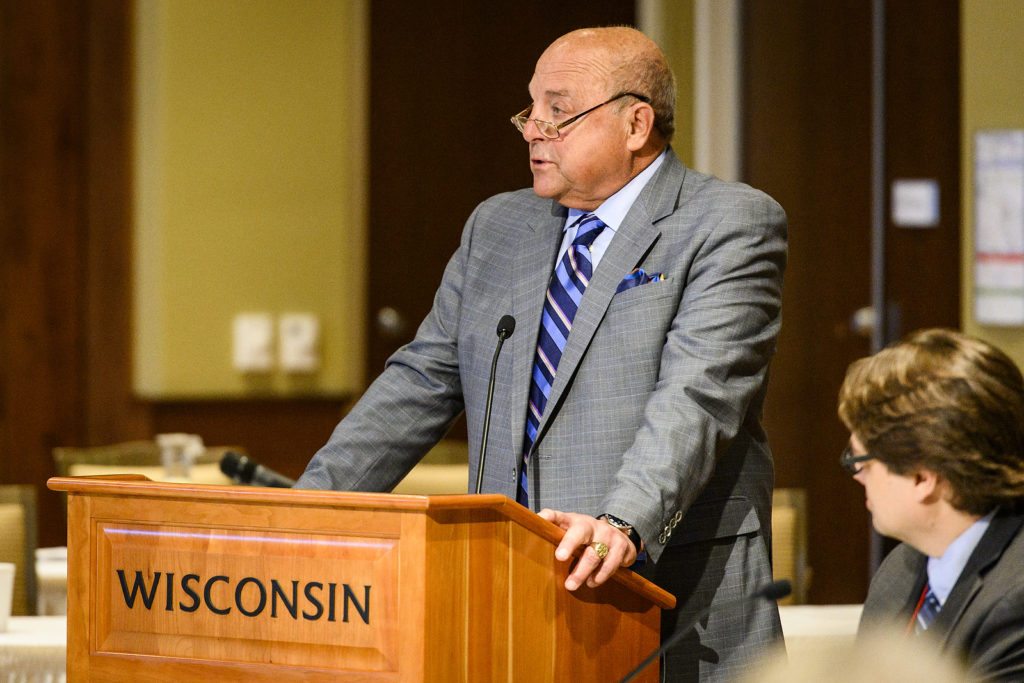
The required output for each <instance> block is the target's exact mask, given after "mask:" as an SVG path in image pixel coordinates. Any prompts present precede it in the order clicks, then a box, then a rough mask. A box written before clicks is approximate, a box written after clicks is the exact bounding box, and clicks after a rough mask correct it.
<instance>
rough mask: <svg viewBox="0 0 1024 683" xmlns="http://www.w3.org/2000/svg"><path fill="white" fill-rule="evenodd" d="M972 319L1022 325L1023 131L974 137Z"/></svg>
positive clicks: (989, 323)
mask: <svg viewBox="0 0 1024 683" xmlns="http://www.w3.org/2000/svg"><path fill="white" fill-rule="evenodd" d="M974 145H975V149H974V159H975V174H974V211H975V217H974V317H975V319H976V320H977V321H978V323H980V324H982V325H1024V130H990V131H979V132H978V133H976V135H975V140H974Z"/></svg>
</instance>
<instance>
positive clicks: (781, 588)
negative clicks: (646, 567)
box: [619, 579, 793, 683]
mask: <svg viewBox="0 0 1024 683" xmlns="http://www.w3.org/2000/svg"><path fill="white" fill-rule="evenodd" d="M792 590H793V587H792V586H791V585H790V583H789V581H787V580H786V579H781V580H779V581H772V582H771V583H769V584H766V585H764V586H761V587H760V588H758V589H757V590H756V591H754V592H753V593H751V594H750V595H744V596H743V597H742V598H737V599H735V600H728V601H726V602H723V603H722V604H720V605H709V606H708V607H705V608H704V609H702V610H701V611H699V612H697V614H696V615H694V616H693V618H692V619H690V621H689V623H687V624H686V625H684V626H683V627H681V628H679V629H678V630H676V632H675V633H673V634H672V637H671V638H669V639H668V640H666V641H665V642H664V643H662V645H661V647H659V648H658V649H657V650H655V651H654V652H653V653H651V655H650V656H649V657H648V658H647V659H645V660H644V661H642V662H640V666H638V667H637V668H635V669H633V670H632V671H630V672H629V675H628V676H626V677H625V678H623V679H622V680H621V681H620V682H619V683H629V681H631V680H633V679H634V678H636V676H637V674H639V673H640V672H641V671H643V670H644V669H646V668H647V666H648V665H649V664H650V663H651V662H654V661H657V659H658V657H660V656H662V655H663V654H665V650H667V649H669V648H670V647H672V646H673V645H675V644H676V643H677V642H679V640H680V639H681V638H682V637H683V636H685V635H686V634H687V633H689V632H690V629H692V628H693V627H694V626H695V625H696V624H697V622H698V621H700V620H701V619H703V618H704V617H705V616H706V615H707V613H708V612H710V611H711V608H712V607H714V608H715V609H729V608H730V607H737V606H739V605H743V604H745V603H748V602H754V601H755V600H781V599H782V598H784V597H786V596H787V595H789V594H790V592H791V591H792Z"/></svg>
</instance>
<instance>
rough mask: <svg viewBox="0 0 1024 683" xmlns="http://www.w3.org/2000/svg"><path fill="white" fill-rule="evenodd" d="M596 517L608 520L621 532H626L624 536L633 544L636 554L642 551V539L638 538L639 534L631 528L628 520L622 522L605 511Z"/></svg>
mask: <svg viewBox="0 0 1024 683" xmlns="http://www.w3.org/2000/svg"><path fill="white" fill-rule="evenodd" d="M598 519H603V520H604V521H606V522H608V523H609V524H611V525H612V526H613V527H615V528H616V529H618V530H619V531H621V532H622V533H624V534H626V538H628V539H629V541H630V543H632V544H633V547H634V548H636V554H637V555H639V554H640V553H642V552H643V550H644V541H643V539H642V538H640V534H638V533H637V532H636V529H634V528H633V525H632V524H630V523H629V522H624V521H622V520H621V519H619V518H618V517H613V516H612V515H609V514H607V513H605V514H603V515H601V516H600V517H598Z"/></svg>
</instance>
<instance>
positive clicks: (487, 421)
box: [476, 315, 516, 493]
mask: <svg viewBox="0 0 1024 683" xmlns="http://www.w3.org/2000/svg"><path fill="white" fill-rule="evenodd" d="M515 329H516V319H515V318H513V317H512V316H510V315H503V316H502V317H501V320H499V321H498V345H497V346H496V347H495V348H494V358H492V359H491V379H490V382H488V384H487V409H486V410H485V411H484V431H483V435H482V436H481V438H480V459H479V461H478V462H477V469H476V492H477V493H480V489H481V487H482V486H483V483H484V461H485V458H486V457H487V432H488V431H489V430H490V428H491V404H492V403H493V402H494V374H495V371H496V370H497V369H498V354H499V353H501V347H502V345H503V344H504V343H505V340H506V339H508V338H509V337H511V336H512V332H514V331H515Z"/></svg>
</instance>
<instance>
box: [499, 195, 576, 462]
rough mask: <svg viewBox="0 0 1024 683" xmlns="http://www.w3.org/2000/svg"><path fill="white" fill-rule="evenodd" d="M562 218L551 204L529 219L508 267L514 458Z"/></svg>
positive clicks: (522, 429)
mask: <svg viewBox="0 0 1024 683" xmlns="http://www.w3.org/2000/svg"><path fill="white" fill-rule="evenodd" d="M566 215H568V210H567V209H566V208H565V207H563V206H559V205H558V204H554V203H552V210H551V212H550V213H545V214H543V215H538V216H537V217H535V218H533V219H531V220H530V221H529V223H528V224H527V225H526V226H525V228H524V230H523V231H522V234H521V235H520V238H521V239H522V240H523V242H522V248H521V249H519V250H518V251H517V252H516V256H515V259H514V261H513V264H512V290H513V293H512V309H513V311H512V315H514V316H515V319H516V328H517V330H518V332H517V333H516V334H515V336H513V337H512V339H511V341H512V342H513V345H512V348H513V361H512V368H513V375H512V394H511V401H510V403H509V408H510V411H511V412H510V414H509V424H510V425H511V429H512V438H513V446H514V448H515V450H514V451H513V453H515V454H517V455H518V454H519V453H522V452H523V437H524V435H525V431H526V407H527V401H528V400H529V394H530V375H531V373H532V372H533V359H534V354H535V353H536V351H537V333H538V331H539V330H540V316H541V310H542V309H543V307H544V297H545V295H546V293H547V289H548V281H549V280H550V279H551V273H552V272H553V271H554V269H555V258H556V257H557V256H558V247H559V245H560V244H561V241H562V228H563V227H564V225H565V217H566ZM538 254H548V255H549V258H547V259H538V258H537V255H538Z"/></svg>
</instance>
